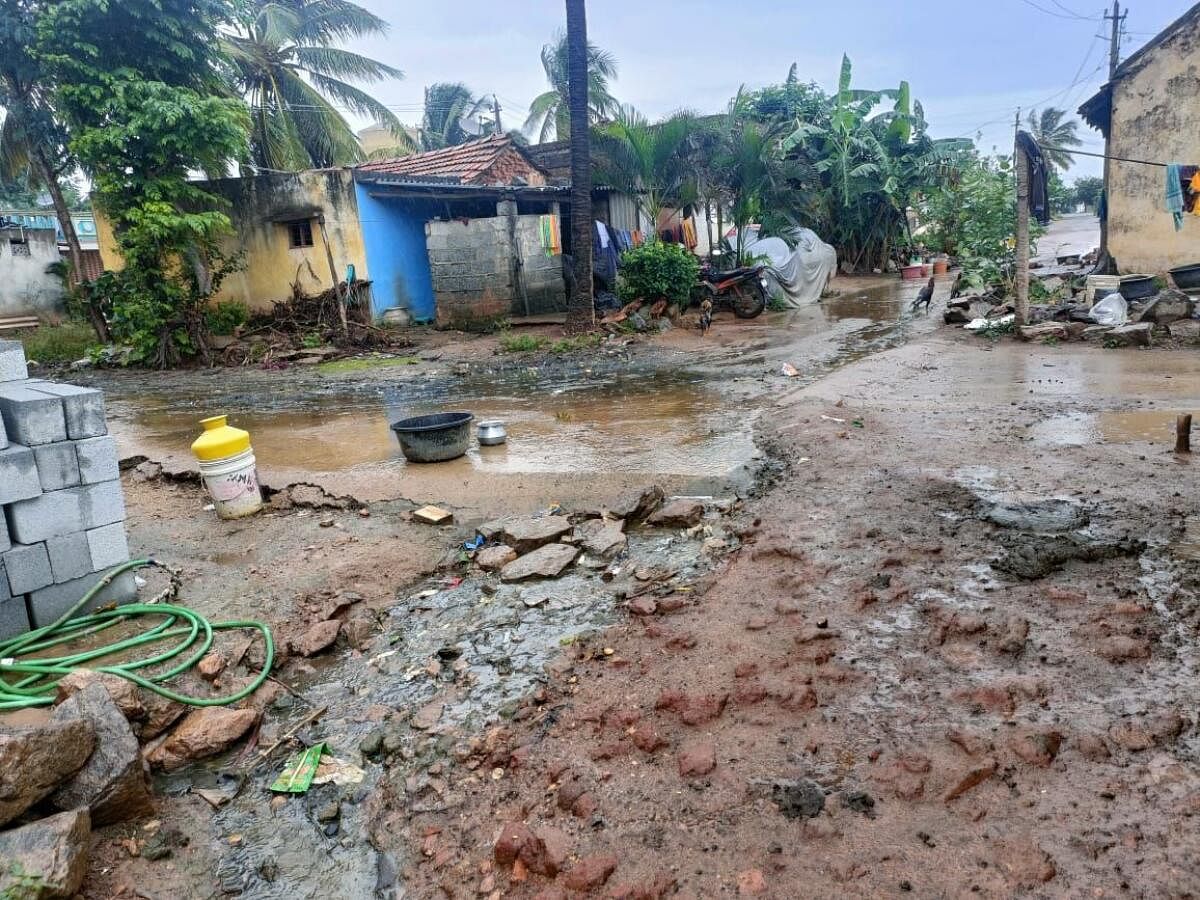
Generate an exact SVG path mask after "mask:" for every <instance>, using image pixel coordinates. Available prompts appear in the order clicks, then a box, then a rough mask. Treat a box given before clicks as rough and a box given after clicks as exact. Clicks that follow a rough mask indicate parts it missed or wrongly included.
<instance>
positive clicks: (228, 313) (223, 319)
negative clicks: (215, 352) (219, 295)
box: [204, 300, 250, 334]
mask: <svg viewBox="0 0 1200 900" xmlns="http://www.w3.org/2000/svg"><path fill="white" fill-rule="evenodd" d="M249 320H250V309H249V307H247V306H246V304H245V303H242V302H241V301H240V300H222V301H221V302H220V303H218V304H217V305H216V306H211V307H209V308H208V309H207V310H205V312H204V324H205V325H207V326H208V330H209V331H211V332H212V333H213V334H233V333H234V332H235V331H237V329H238V328H240V327H241V326H243V325H245V324H246V322H248V321H249Z"/></svg>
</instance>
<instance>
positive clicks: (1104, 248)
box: [1096, 0, 1129, 272]
mask: <svg viewBox="0 0 1200 900" xmlns="http://www.w3.org/2000/svg"><path fill="white" fill-rule="evenodd" d="M1127 15H1129V13H1127V12H1121V0H1113V9H1112V13H1111V14H1110V13H1105V14H1104V18H1105V19H1109V20H1111V21H1112V37H1111V39H1110V42H1109V47H1108V128H1107V129H1106V130H1105V132H1104V218H1102V219H1101V220H1100V258H1099V259H1098V260H1097V261H1096V271H1097V272H1108V271H1109V270H1110V269H1112V268H1114V266H1113V265H1112V258H1111V257H1110V256H1109V253H1108V214H1109V201H1110V200H1111V198H1112V194H1111V192H1110V191H1111V186H1112V160H1111V159H1110V158H1109V157H1111V156H1112V130H1113V107H1114V106H1115V103H1116V91H1117V86H1116V77H1117V69H1118V67H1120V65H1121V29H1122V27H1123V26H1124V25H1125V17H1126V16H1127Z"/></svg>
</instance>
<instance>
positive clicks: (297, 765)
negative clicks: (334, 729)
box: [271, 743, 325, 794]
mask: <svg viewBox="0 0 1200 900" xmlns="http://www.w3.org/2000/svg"><path fill="white" fill-rule="evenodd" d="M324 752H325V745H324V744H323V743H321V744H313V745H312V746H311V747H309V748H308V749H307V750H301V751H299V752H298V753H294V754H292V756H291V757H289V758H288V761H287V765H285V766H284V767H283V771H282V772H280V773H279V777H278V778H276V779H275V783H274V784H273V785H271V790H273V791H275V792H276V793H279V794H303V793H306V792H307V791H308V789H309V788H310V787H312V783H313V779H314V778H315V777H316V775H317V768H318V767H319V766H320V765H321V754H323V753H324Z"/></svg>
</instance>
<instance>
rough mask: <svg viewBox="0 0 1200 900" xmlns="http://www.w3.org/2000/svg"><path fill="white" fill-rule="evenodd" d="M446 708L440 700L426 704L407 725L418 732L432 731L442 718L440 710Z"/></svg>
mask: <svg viewBox="0 0 1200 900" xmlns="http://www.w3.org/2000/svg"><path fill="white" fill-rule="evenodd" d="M445 708H446V704H445V703H444V702H443V701H441V700H434V701H433V702H432V703H426V704H425V705H424V706H422V707H421V708H420V709H418V710H417V711H416V712H415V713H413V717H412V719H411V720H410V721H409V724H410V725H412V727H413V728H416V729H417V730H419V731H432V730H433V729H434V728H436V727H437V723H438V722H439V721H440V720H441V718H442V710H444V709H445Z"/></svg>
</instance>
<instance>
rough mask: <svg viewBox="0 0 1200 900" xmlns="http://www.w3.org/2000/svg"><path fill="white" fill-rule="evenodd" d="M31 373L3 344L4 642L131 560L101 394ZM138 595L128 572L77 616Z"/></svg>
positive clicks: (0, 499)
mask: <svg viewBox="0 0 1200 900" xmlns="http://www.w3.org/2000/svg"><path fill="white" fill-rule="evenodd" d="M28 375H29V373H28V370H27V367H26V364H25V352H24V348H23V347H22V346H21V344H20V343H18V342H16V341H0V509H2V510H3V513H2V514H0V640H4V639H6V638H9V637H13V636H15V635H18V634H21V633H23V632H25V631H28V630H29V629H30V628H40V627H41V626H43V625H49V624H50V623H51V622H53V621H55V620H56V619H58V618H59V617H60V616H61V615H62V614H63V613H64V612H66V611H67V610H69V609H70V608H71V607H72V606H74V605H75V604H76V603H77V602H78V601H79V600H80V598H82V597H83V595H84V594H85V593H87V591H88V590H89V589H90V588H91V587H92V586H93V585H95V584H96V583H97V582H98V581H99V580H100V575H99V574H97V573H102V572H106V571H108V570H109V569H111V568H112V567H113V566H115V565H117V564H119V563H123V562H125V561H127V560H128V559H129V547H128V545H127V543H126V540H125V498H124V496H123V495H122V493H121V482H120V472H119V469H118V466H117V447H116V444H115V442H114V441H113V439H112V437H111V436H110V435H109V434H108V427H107V425H106V423H105V420H104V395H103V394H102V393H101V392H100V391H97V390H93V389H91V388H81V387H73V386H71V385H67V384H55V383H53V382H49V381H40V380H37V379H31V378H29V377H28ZM136 591H137V586H136V584H135V582H134V578H133V574H132V573H128V572H127V573H125V574H123V575H122V576H120V577H119V578H118V579H116V580H114V581H113V583H112V584H110V585H109V586H108V587H106V588H105V589H104V590H103V591H101V592H100V594H99V595H97V597H96V598H95V600H94V602H93V603H91V604H90V605H89V608H88V609H87V610H81V613H83V612H90V611H91V609H94V608H97V607H100V606H105V605H108V604H112V603H121V602H128V601H129V600H131V599H133V597H134V595H135V594H136Z"/></svg>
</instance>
